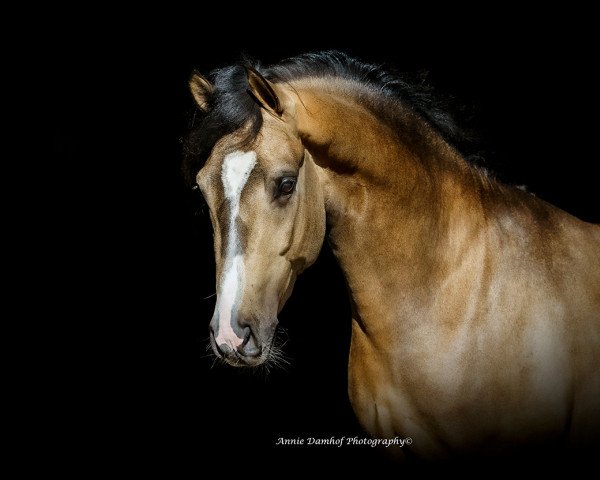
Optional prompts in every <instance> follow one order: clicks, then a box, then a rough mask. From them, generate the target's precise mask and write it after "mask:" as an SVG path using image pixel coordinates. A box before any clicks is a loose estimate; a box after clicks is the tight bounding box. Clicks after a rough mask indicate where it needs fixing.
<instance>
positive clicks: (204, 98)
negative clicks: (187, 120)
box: [189, 71, 215, 112]
mask: <svg viewBox="0 0 600 480" xmlns="http://www.w3.org/2000/svg"><path fill="white" fill-rule="evenodd" d="M189 86H190V91H191V92H192V95H193V96H194V100H196V105H198V108H199V109H200V110H202V111H203V112H206V111H208V107H209V105H210V102H209V99H210V97H211V95H212V93H213V91H214V89H215V87H214V86H213V84H212V83H210V81H208V80H207V79H206V78H204V77H203V76H202V75H200V73H198V72H196V71H194V73H192V76H191V77H190V81H189Z"/></svg>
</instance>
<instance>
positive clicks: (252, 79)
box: [245, 67, 283, 117]
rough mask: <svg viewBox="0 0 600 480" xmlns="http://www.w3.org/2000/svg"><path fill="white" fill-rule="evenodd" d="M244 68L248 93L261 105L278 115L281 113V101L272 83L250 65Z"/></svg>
mask: <svg viewBox="0 0 600 480" xmlns="http://www.w3.org/2000/svg"><path fill="white" fill-rule="evenodd" d="M245 68H246V75H247V76H248V87H249V88H248V93H250V95H252V96H253V97H254V99H255V100H256V101H257V102H258V103H259V105H260V106H261V107H263V108H264V109H265V110H267V111H268V112H271V113H274V114H275V115H277V116H278V117H280V116H281V115H282V114H283V108H281V102H280V101H279V97H278V96H277V93H276V92H275V88H274V86H273V84H272V83H271V82H269V81H268V80H267V79H266V78H265V77H263V76H262V75H261V74H260V73H258V72H257V71H256V70H254V69H253V68H252V67H245Z"/></svg>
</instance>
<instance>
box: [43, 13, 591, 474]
mask: <svg viewBox="0 0 600 480" xmlns="http://www.w3.org/2000/svg"><path fill="white" fill-rule="evenodd" d="M117 13H118V12H114V14H113V13H112V12H111V14H109V15H107V14H103V15H102V16H97V17H93V18H92V16H90V17H85V18H83V17H82V18H81V19H79V20H78V21H76V22H65V23H64V24H62V23H61V24H58V25H57V26H56V28H54V30H53V31H52V32H51V35H50V36H49V37H48V42H47V44H44V45H42V46H41V49H42V51H43V52H44V55H45V56H46V60H48V63H49V69H50V70H49V71H50V72H51V75H50V82H49V85H50V89H51V95H50V98H51V100H52V104H51V106H50V109H49V113H48V114H47V115H49V116H50V117H51V122H50V123H51V126H52V129H53V130H52V141H53V144H52V149H53V153H54V155H55V160H54V162H55V163H54V166H55V169H54V170H55V173H56V172H59V174H61V175H62V174H63V172H64V175H65V178H67V179H68V180H67V181H66V182H65V183H68V188H67V189H65V191H68V192H69V195H66V194H65V195H64V196H63V197H61V200H60V204H61V206H62V208H61V209H60V210H61V213H65V214H66V215H64V216H61V217H62V219H63V221H64V222H63V223H60V230H63V229H62V227H63V226H64V227H65V228H64V231H65V232H67V234H66V235H65V236H64V238H62V239H61V240H60V241H59V242H58V243H60V247H61V248H60V252H62V253H61V259H62V258H69V259H70V261H69V262H68V266H67V262H66V261H65V262H57V265H58V263H60V264H61V268H62V269H63V272H64V273H65V275H66V276H68V277H69V282H68V285H67V286H65V287H64V288H63V292H65V293H64V294H63V295H62V296H60V297H59V299H58V300H57V299H56V298H55V299H54V301H55V302H57V304H58V305H57V306H58V307H59V308H60V309H61V310H62V311H63V312H64V321H63V322H60V323H59V324H57V325H55V326H53V332H52V334H53V335H54V336H56V337H57V338H58V337H60V338H61V341H60V345H62V346H63V347H64V348H61V349H58V352H55V356H57V357H58V358H59V362H60V363H59V368H57V369H56V370H53V373H52V375H54V377H53V378H55V379H56V380H57V382H56V383H54V387H53V388H54V389H55V392H54V394H55V397H56V398H57V402H58V403H59V404H60V406H61V411H62V412H63V413H62V414H61V418H63V419H64V420H65V421H60V422H59V424H60V425H61V426H60V428H61V429H63V430H67V431H68V437H69V438H70V439H71V442H70V443H69V445H70V447H69V448H66V449H65V452H64V453H63V455H60V456H59V457H58V458H59V460H60V459H65V461H69V459H70V458H71V456H70V455H71V454H70V453H67V452H71V453H72V451H73V450H72V448H76V450H77V451H78V452H80V453H79V454H78V458H80V459H84V460H85V461H84V464H85V465H87V466H88V467H92V468H96V467H101V466H106V465H112V464H113V463H114V462H121V461H124V462H125V463H126V464H127V465H129V466H131V467H132V468H138V467H140V466H144V467H145V468H149V469H154V468H155V467H158V466H167V467H168V468H180V467H182V466H185V467H186V468H187V467H189V468H192V469H197V470H198V471H203V470H205V469H206V468H207V467H206V465H207V464H208V463H211V462H220V463H217V466H218V467H219V468H222V469H223V471H224V472H225V471H230V470H231V469H234V470H235V469H236V468H239V466H240V465H243V466H244V468H253V469H257V470H260V469H265V468H267V467H266V465H273V464H276V463H278V462H280V461H282V462H294V463H287V465H297V464H298V462H300V463H301V464H305V465H310V464H311V462H312V461H313V460H315V459H317V458H318V459H319V460H321V461H324V462H326V463H327V464H329V465H331V466H339V465H341V464H343V465H346V466H350V467H353V466H358V465H379V464H382V462H383V463H385V461H384V460H383V459H382V458H381V457H380V456H379V454H378V453H376V452H374V451H372V450H371V449H368V448H344V449H335V448H331V447H329V448H314V447H313V448H306V447H304V448H299V447H293V448H290V447H287V448H283V447H275V446H274V443H275V442H276V440H277V438H278V437H297V436H301V437H308V436H314V437H329V436H331V435H335V436H337V437H339V436H342V435H346V436H349V435H352V436H354V435H358V436H364V434H363V433H362V432H361V430H360V428H359V426H358V424H357V423H356V420H355V419H354V416H353V414H352V411H351V407H350V405H349V402H348V399H347V395H346V366H347V353H348V346H349V329H350V324H349V323H350V322H349V313H350V312H349V305H348V300H347V298H346V293H345V289H344V288H345V287H344V284H343V280H342V277H341V273H340V271H339V269H338V267H337V266H336V264H335V261H334V259H333V258H332V255H331V253H330V251H329V250H328V248H327V247H326V246H325V247H324V249H323V252H322V254H321V257H320V259H319V260H318V261H317V263H316V264H315V265H314V266H313V267H312V268H311V269H309V270H308V271H307V272H306V273H305V274H304V275H303V276H302V277H301V278H300V279H299V280H298V282H297V285H296V288H295V291H294V294H293V296H292V298H291V299H290V300H289V301H288V304H287V305H286V307H285V309H284V310H283V312H282V314H281V316H280V321H281V324H282V325H283V327H284V328H285V329H286V335H287V339H288V340H287V344H286V347H285V349H286V353H287V355H288V356H289V358H290V365H289V366H288V367H287V369H286V371H274V372H272V373H271V374H270V375H269V376H265V375H263V374H261V373H252V372H247V371H240V370H234V369H232V368H229V367H223V366H220V365H215V366H214V367H213V359H212V358H211V357H210V356H207V351H206V340H207V336H208V331H207V327H208V322H209V320H210V317H211V315H212V310H213V308H214V301H215V298H214V297H210V295H211V294H213V293H214V260H213V252H212V243H211V241H212V238H211V233H210V221H209V219H208V215H207V214H206V212H203V211H202V209H201V208H199V202H198V199H197V198H195V197H194V195H193V194H192V193H191V192H190V191H189V190H188V189H187V188H186V187H185V186H184V184H183V181H182V179H181V175H180V163H181V144H180V139H181V137H182V136H183V135H184V134H185V131H186V128H187V126H188V124H189V121H190V118H191V115H192V113H193V109H194V106H193V102H192V100H191V96H190V95H189V93H188V90H187V79H188V77H189V75H190V73H191V71H192V69H193V68H197V69H199V70H200V71H201V72H204V73H208V72H209V71H210V70H212V69H213V68H215V67H219V66H223V65H227V64H230V63H232V62H233V61H235V60H237V59H238V58H239V56H240V53H242V52H245V53H247V54H250V55H252V56H254V57H255V58H258V59H260V60H261V61H262V62H263V63H266V64H268V63H271V62H276V61H278V60H280V59H282V58H285V57H288V56H291V55H295V54H298V53H302V52H305V51H313V50H321V49H329V48H335V49H340V50H343V51H345V52H347V53H349V54H352V55H355V56H357V57H359V58H362V59H364V60H367V61H371V62H388V63H390V64H391V65H394V66H395V67H396V68H398V69H399V70H401V71H408V72H415V71H422V70H426V71H429V73H430V74H429V79H430V82H431V83H432V84H433V85H434V86H435V87H436V88H437V90H438V91H440V92H441V93H442V94H446V95H452V96H454V97H455V103H456V104H458V105H466V106H467V107H472V108H469V111H475V112H476V114H475V116H473V117H472V116H471V115H468V117H472V118H471V120H469V124H470V126H471V127H474V128H475V130H476V131H477V133H478V134H479V141H478V143H477V144H476V145H475V147H473V149H474V150H477V151H481V152H483V154H484V157H485V158H486V164H487V165H488V166H489V167H490V168H491V169H492V170H494V171H496V172H497V174H498V176H499V177H500V178H502V179H504V180H505V181H507V182H509V183H514V184H518V185H522V184H524V185H527V187H528V189H529V190H530V191H532V192H534V193H536V194H537V195H538V196H540V197H542V198H544V199H545V200H547V201H549V202H551V203H554V204H555V205H557V206H559V207H561V208H563V209H565V210H567V211H569V212H571V213H573V214H575V215H577V216H579V217H580V218H582V219H584V220H588V221H594V222H598V221H600V216H599V212H598V208H597V206H598V191H597V188H596V184H597V182H596V178H595V175H594V174H592V171H594V170H595V168H594V166H595V165H594V164H595V163H597V155H596V154H591V153H590V152H593V150H592V147H593V143H594V141H595V140H594V139H595V134H596V132H595V128H596V127H595V125H597V122H595V121H593V120H592V121H590V120H588V118H589V116H590V115H591V117H592V119H593V117H594V115H595V112H596V111H597V108H596V107H597V98H596V91H597V88H596V84H597V77H596V76H594V75H593V74H592V73H591V65H592V64H593V62H595V57H593V56H592V49H591V47H590V40H591V38H590V37H591V36H590V34H588V30H587V29H586V26H585V22H584V21H583V19H584V17H585V15H584V14H581V16H579V15H576V16H575V17H573V16H572V15H566V14H564V15H563V13H564V12H556V13H554V14H552V15H551V16H547V15H544V16H540V15H538V14H536V15H532V16H531V17H530V18H525V17H524V16H523V15H522V14H519V15H516V14H515V15H512V14H511V15H507V16H495V15H489V16H483V17H482V18H481V19H480V20H478V21H476V22H466V23H465V24H464V25H458V24H453V23H449V24H446V25H442V26H439V25H433V24H432V23H431V22H430V21H429V19H428V17H427V16H418V17H412V16H409V15H405V16H398V17H397V18H394V19H390V20H385V19H386V18H387V17H388V16H389V15H386V13H385V12H377V14H376V15H374V16H373V18H368V17H365V18H361V19H355V20H354V21H353V22H351V23H347V22H345V21H341V20H339V19H338V20H331V19H324V18H319V19H315V18H314V17H306V16H302V15H300V21H299V22H297V23H289V22H288V19H287V17H283V18H279V20H278V21H276V22H275V23H269V22H268V21H266V20H261V19H260V18H256V17H253V16H252V15H250V14H249V15H248V17H247V18H244V17H243V16H241V17H240V14H239V12H238V15H237V18H238V20H237V21H235V22H234V21H232V20H231V19H230V18H229V15H224V16H223V18H217V17H214V16H212V15H211V16H209V15H205V16H202V15H199V16H194V15H196V14H192V13H191V12H190V17H192V18H191V19H190V18H188V19H187V20H188V21H187V22H184V21H183V19H182V18H177V19H172V18H170V17H167V16H165V17H163V16H162V15H161V13H162V12H153V14H152V15H146V14H147V13H148V12H144V14H142V13H138V14H136V15H133V16H131V17H127V19H123V18H122V17H121V16H120V15H119V14H117ZM184 13H185V12H184ZM184 16H185V15H183V17H184ZM189 20H191V21H189ZM297 20H298V19H297ZM382 22H384V23H382ZM440 23H442V22H440ZM207 24H210V25H211V27H207ZM565 24H569V25H571V27H572V28H574V30H573V31H571V32H570V33H569V34H567V33H564V25H565ZM366 28H371V29H374V31H373V33H367V32H366V31H365V29H366ZM45 88H46V87H45ZM460 119H461V116H460V114H459V120H460ZM462 119H463V120H465V121H467V120H468V119H467V115H466V114H465V115H464V118H462ZM71 178H72V179H73V180H72V181H71ZM58 193H63V192H58ZM59 196H60V195H59ZM206 297H210V298H206ZM59 378H60V379H61V380H60V381H58V379H59ZM64 392H68V393H67V394H64ZM71 447H72V448H71ZM221 459H223V460H221Z"/></svg>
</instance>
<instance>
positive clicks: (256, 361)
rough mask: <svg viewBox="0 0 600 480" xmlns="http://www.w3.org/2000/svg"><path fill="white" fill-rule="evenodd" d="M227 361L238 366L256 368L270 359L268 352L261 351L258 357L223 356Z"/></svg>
mask: <svg viewBox="0 0 600 480" xmlns="http://www.w3.org/2000/svg"><path fill="white" fill-rule="evenodd" d="M223 360H225V362H226V363H227V364H228V365H230V366H232V367H236V368H255V367H258V366H260V365H262V364H264V363H265V362H266V361H267V360H268V353H266V354H265V353H264V351H263V353H261V354H260V355H259V356H258V357H223Z"/></svg>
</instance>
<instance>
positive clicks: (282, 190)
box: [277, 177, 296, 197]
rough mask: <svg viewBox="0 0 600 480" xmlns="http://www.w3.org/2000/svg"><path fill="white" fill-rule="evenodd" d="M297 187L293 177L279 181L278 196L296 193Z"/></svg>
mask: <svg viewBox="0 0 600 480" xmlns="http://www.w3.org/2000/svg"><path fill="white" fill-rule="evenodd" d="M295 186H296V179H295V178H291V177H284V178H282V179H281V180H279V186H278V187H277V196H282V197H283V196H287V195H291V194H292V193H293V192H294V187H295Z"/></svg>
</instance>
